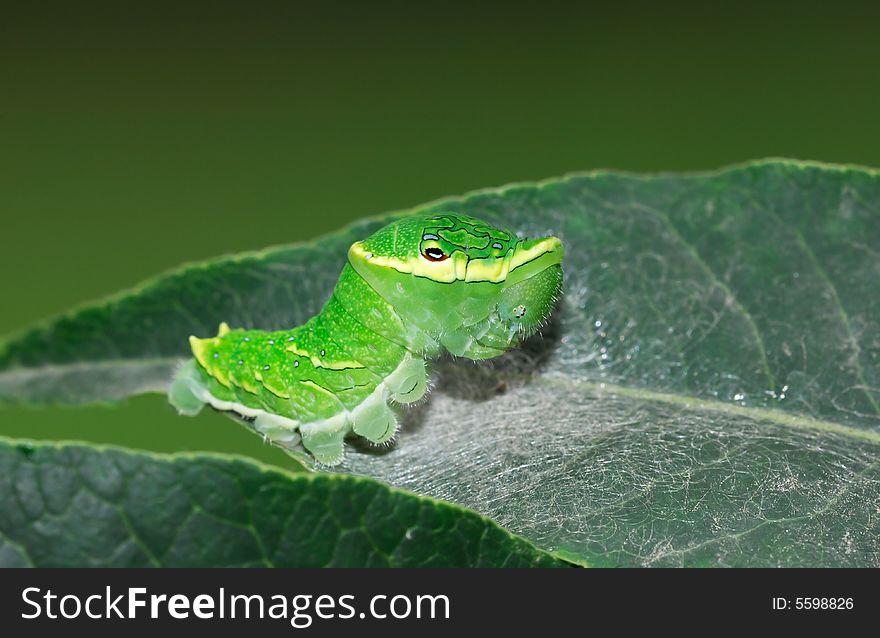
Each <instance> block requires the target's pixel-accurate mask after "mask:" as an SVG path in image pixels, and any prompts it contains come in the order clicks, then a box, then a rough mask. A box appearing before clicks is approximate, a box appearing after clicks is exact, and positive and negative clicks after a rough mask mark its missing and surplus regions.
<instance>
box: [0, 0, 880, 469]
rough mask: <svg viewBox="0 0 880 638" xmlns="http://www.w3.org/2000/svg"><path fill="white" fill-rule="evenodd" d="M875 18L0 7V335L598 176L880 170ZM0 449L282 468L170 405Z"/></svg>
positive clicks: (796, 9) (827, 10)
mask: <svg viewBox="0 0 880 638" xmlns="http://www.w3.org/2000/svg"><path fill="white" fill-rule="evenodd" d="M878 18H880V10H878V5H877V3H874V5H873V6H871V5H869V4H868V3H859V4H847V3H843V2H838V3H833V4H832V3H810V2H800V3H776V6H774V5H773V4H771V3H754V4H752V5H749V4H748V3H743V2H738V3H731V4H724V3H691V4H669V3H625V2H618V3H603V4H598V5H594V4H592V3H587V2H582V3H574V2H569V3H556V2H547V1H545V2H541V3H535V4H531V5H519V6H518V5H516V4H513V3H503V4H490V3H481V4H479V5H477V4H476V3H454V2H444V3H413V2H399V3H390V4H389V3H385V4H381V5H379V4H375V3H338V2H334V3H331V2H320V3H305V2H278V3H273V2H251V3H248V2H217V1H215V2H211V3H193V2H149V3H137V4H135V3H127V2H113V3H105V4H103V5H102V4H95V3H89V2H83V3H60V2H56V3H45V2H33V3H28V4H27V5H26V6H25V4H24V3H20V4H18V5H15V6H10V7H4V8H3V9H2V13H0V214H2V220H3V223H2V237H3V242H2V247H3V250H2V253H0V260H2V262H0V263H2V268H3V270H2V272H3V278H2V281H3V283H2V286H3V288H2V299H3V306H2V307H3V311H2V313H0V334H4V335H8V334H10V333H14V332H16V331H18V330H21V329H23V328H25V327H26V326H28V325H30V324H32V323H33V322H35V321H38V320H40V319H43V318H46V317H49V316H52V315H55V314H57V313H59V312H63V311H65V310H66V309H68V308H70V307H71V306H73V305H76V304H81V303H83V302H86V301H89V300H93V299H95V298H98V297H101V296H103V295H106V294H108V293H112V292H114V291H117V290H120V289H123V288H127V287H130V286H132V285H133V284H136V283H137V282H139V281H141V280H143V279H145V278H148V277H151V276H153V275H155V274H157V273H159V272H161V271H163V270H166V269H168V268H172V267H174V266H177V265H179V264H180V263H182V262H185V261H189V260H198V259H203V258H207V257H212V256H216V255H220V254H223V253H229V252H237V251H242V250H248V249H254V248H260V247H263V246H266V245H270V244H277V243H284V242H292V241H298V240H303V239H308V238H311V237H314V236H316V235H318V234H322V233H327V232H330V231H332V230H334V229H336V228H338V227H340V226H342V225H344V224H346V223H347V222H349V221H351V220H354V219H356V218H358V217H361V216H364V215H372V214H376V213H379V212H382V211H386V210H392V209H398V208H404V207H409V206H412V205H414V204H418V203H420V202H424V201H428V200H431V199H434V198H437V197H440V196H443V195H449V194H457V193H461V192H464V191H468V190H470V189H474V188H480V187H487V186H494V185H501V184H505V183H508V182H512V181H520V180H532V179H540V178H545V177H551V176H555V175H560V174H563V173H566V172H571V171H577V170H587V169H593V168H616V169H624V170H629V171H689V170H700V169H711V168H717V167H720V166H723V165H726V164H730V163H733V162H740V161H743V160H747V159H754V158H761V157H766V156H789V157H796V158H801V159H819V160H825V161H833V162H853V163H859V164H866V165H873V166H880V144H878V142H880V116H878V114H880V36H878V26H877V25H878V24H880V22H878ZM0 424H2V426H0V434H5V435H12V436H23V437H33V438H40V439H84V440H91V441H100V442H110V443H116V444H122V445H126V446H130V447H137V448H145V449H154V450H162V451H174V450H180V449H190V450H192V449H211V450H222V451H227V452H239V453H243V454H248V455H252V456H255V457H258V458H261V459H263V460H266V461H269V462H273V463H280V464H282V465H286V466H291V465H292V461H290V460H288V459H287V457H286V456H285V455H284V454H283V453H281V452H278V451H277V450H273V449H270V448H268V447H266V446H264V445H263V444H262V443H261V442H260V441H259V439H258V438H257V437H255V436H253V435H251V434H249V433H248V432H246V431H245V430H244V429H243V428H241V427H239V426H237V425H236V424H234V423H233V422H232V421H230V420H228V419H226V418H225V417H222V416H219V415H216V414H208V413H205V414H202V415H201V416H200V417H199V418H197V419H181V418H178V417H176V416H175V415H174V414H173V413H172V411H171V409H170V408H169V407H168V406H167V405H166V404H165V402H164V400H163V399H162V398H161V397H156V396H153V397H142V398H137V399H134V400H132V401H129V402H127V403H126V404H125V405H123V406H120V407H119V408H115V409H110V408H90V409H80V410H71V409H65V410H29V409H17V408H16V409H4V410H2V411H0Z"/></svg>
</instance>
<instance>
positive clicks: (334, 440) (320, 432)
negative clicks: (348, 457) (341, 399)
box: [299, 413, 350, 465]
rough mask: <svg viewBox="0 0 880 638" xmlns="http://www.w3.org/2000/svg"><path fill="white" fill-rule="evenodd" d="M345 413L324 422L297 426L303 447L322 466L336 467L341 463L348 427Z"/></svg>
mask: <svg viewBox="0 0 880 638" xmlns="http://www.w3.org/2000/svg"><path fill="white" fill-rule="evenodd" d="M347 417H348V415H347V413H341V414H337V415H336V416H334V417H331V418H329V419H326V420H324V421H315V422H313V423H304V424H302V425H301V426H299V432H300V434H301V435H302V444H303V447H304V448H305V449H306V450H308V451H309V453H311V455H312V456H314V457H315V460H317V461H318V462H319V463H323V464H324V465H338V464H339V463H340V462H341V461H342V455H343V451H342V448H343V441H344V439H345V435H346V434H348V432H349V430H350V426H349V423H348V418H347Z"/></svg>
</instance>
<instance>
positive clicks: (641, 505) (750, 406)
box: [0, 161, 880, 566]
mask: <svg viewBox="0 0 880 638" xmlns="http://www.w3.org/2000/svg"><path fill="white" fill-rule="evenodd" d="M441 208H449V209H454V210H461V211H463V212H467V213H468V214H472V215H475V216H477V217H483V218H486V219H487V220H488V221H492V222H496V223H498V224H499V225H504V226H509V227H512V228H513V229H515V230H517V231H518V232H520V233H525V234H532V235H538V234H546V233H550V232H552V233H553V234H555V235H558V236H560V237H561V238H562V239H563V241H564V242H565V245H566V253H567V255H566V262H565V265H564V266H565V273H566V280H565V296H564V299H563V302H562V305H561V307H560V308H559V311H558V312H557V314H556V318H555V320H554V322H553V323H551V325H549V326H548V327H547V328H546V329H545V331H544V333H543V336H542V337H537V338H534V339H532V340H530V341H529V342H528V343H527V344H525V345H524V347H523V348H521V349H519V350H516V351H513V352H511V353H509V354H508V355H506V356H505V357H503V358H501V359H498V360H495V361H492V362H488V363H486V364H484V365H479V366H474V365H473V364H471V363H470V362H461V361H458V362H453V361H445V360H444V361H441V362H439V363H438V364H437V365H436V368H435V375H436V380H437V388H436V391H435V392H434V394H433V396H432V397H431V399H430V400H429V402H428V403H427V404H425V405H424V406H422V407H420V408H417V409H415V410H411V411H410V412H409V413H408V414H407V424H406V426H405V428H404V430H403V432H402V434H401V436H400V437H399V441H398V445H397V446H396V447H395V448H394V449H392V450H390V451H387V452H381V451H378V452H377V451H370V450H364V449H363V448H361V449H360V450H358V451H352V452H350V453H349V455H348V458H347V461H346V469H347V470H349V471H352V472H357V473H365V474H369V475H372V476H375V477H379V478H382V479H384V480H387V481H389V482H391V483H392V484H394V485H398V486H402V487H406V488H408V489H411V490H413V491H416V492H419V493H423V494H427V495H430V496H433V497H438V498H444V499H448V500H450V501H453V502H457V503H460V504H463V505H465V506H468V507H471V508H473V509H476V510H477V511H479V512H481V513H483V514H485V515H487V516H490V517H492V518H494V519H495V520H496V521H497V522H499V523H500V524H501V525H503V526H505V527H507V528H508V529H510V530H512V531H514V532H516V533H519V534H522V535H523V536H525V537H527V538H529V539H530V540H532V541H534V542H535V543H537V544H538V545H539V546H541V547H544V548H547V549H551V550H556V551H559V552H564V553H565V554H566V555H570V556H574V557H579V558H580V559H581V560H584V561H586V562H589V563H592V564H607V565H739V566H745V565H873V566H877V565H880V551H878V549H877V548H878V546H880V534H878V532H880V528H878V526H880V516H878V515H877V512H878V507H880V467H878V459H880V455H878V453H880V212H878V211H880V174H878V173H876V172H873V171H868V170H863V169H857V168H851V167H835V166H824V165H815V164H806V163H797V162H787V161H779V162H776V161H772V162H759V163H755V164H750V165H746V166H741V167H735V168H732V169H727V170H724V171H720V172H717V173H707V174H699V175H659V176H648V177H641V176H630V175H621V174H614V173H606V172H600V173H592V174H587V175H578V176H572V177H569V178H565V179H561V180H554V181H548V182H544V183H541V184H537V185H516V186H511V187H507V188H504V189H501V190H490V191H485V192H480V193H476V194H473V195H469V196H466V197H464V198H460V199H449V200H445V201H443V202H438V203H434V204H430V205H428V206H426V207H423V208H421V209H419V210H428V209H430V210H438V209H441ZM386 221H387V218H383V219H377V220H369V221H366V222H363V223H361V224H358V225H356V226H354V227H351V228H348V229H346V230H344V231H342V232H341V233H339V234H337V235H333V236H331V237H327V238H325V239H322V240H321V241H319V242H317V243H314V244H307V245H298V246H286V247H280V248H276V249H270V250H267V251H264V252H262V253H257V254H249V255H244V256H241V257H236V258H232V259H223V260H218V261H215V262H211V263H207V264H202V265H198V266H192V267H189V268H186V269H184V270H182V271H179V272H177V273H172V274H170V275H167V276H165V277H162V278H160V279H158V280H155V281H154V282H151V283H149V284H147V285H146V286H143V287H142V288H140V289H139V290H137V291H134V292H133V293H129V294H125V295H122V296H120V297H117V298H115V299H113V300H110V301H109V302H106V303H104V304H99V305H96V306H92V307H90V308H86V309H84V310H81V311H79V312H76V313H73V314H71V315H70V316H68V317H65V318H62V319H60V320H58V321H56V322H53V323H51V324H48V325H47V326H44V327H42V328H38V329H36V330H34V331H32V332H30V333H28V334H26V335H24V336H22V337H19V338H17V339H14V340H11V341H9V342H8V343H7V345H6V348H5V351H4V353H3V354H2V355H0V370H3V372H2V373H0V397H2V398H5V399H6V400H12V399H13V398H15V399H16V400H20V401H26V402H32V403H45V402H50V401H56V402H64V403H76V402H89V401H112V400H115V399H118V398H121V397H124V396H127V395H128V394H131V393H133V392H139V391H142V390H144V389H160V388H162V387H164V385H165V383H166V382H167V378H168V371H169V370H170V369H171V366H173V364H174V361H175V360H176V359H177V358H178V357H180V356H182V355H185V353H186V336H187V335H188V334H190V333H195V334H213V332H214V331H215V330H216V326H217V324H218V323H219V322H220V321H221V320H225V321H228V322H230V323H231V324H233V325H240V326H245V327H260V328H266V329H273V328H280V327H285V326H290V325H293V324H296V323H300V322H302V321H304V320H305V319H306V318H308V316H309V315H311V314H312V313H314V312H316V311H317V310H318V309H319V308H320V307H321V305H322V303H323V302H324V300H325V299H326V297H327V295H328V294H329V291H330V290H331V288H332V285H333V283H334V281H335V278H336V275H337V274H338V272H339V269H340V268H341V266H342V264H343V263H344V259H345V250H346V248H347V246H348V245H349V244H350V243H351V242H352V241H354V240H355V239H359V238H362V237H363V236H364V235H366V234H368V233H369V232H371V231H372V230H373V229H375V228H377V227H379V226H380V225H381V224H383V223H385V222H386Z"/></svg>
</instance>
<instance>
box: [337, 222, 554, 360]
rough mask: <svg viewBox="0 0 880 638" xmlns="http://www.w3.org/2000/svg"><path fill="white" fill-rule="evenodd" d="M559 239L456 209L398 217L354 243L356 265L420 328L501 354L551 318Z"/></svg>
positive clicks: (465, 348)
mask: <svg viewBox="0 0 880 638" xmlns="http://www.w3.org/2000/svg"><path fill="white" fill-rule="evenodd" d="M562 257H563V248H562V242H561V241H560V240H559V239H557V238H556V237H544V238H541V239H531V240H529V239H520V238H518V237H517V236H516V235H514V234H513V233H511V232H508V231H505V230H501V229H499V228H495V227H494V226H491V225H489V224H487V223H486V222H483V221H480V220H478V219H474V218H473V217H467V216H465V215H459V214H457V213H452V212H444V213H438V214H434V215H426V216H416V217H407V218H404V219H401V220H399V221H396V222H393V223H392V224H389V225H388V226H386V227H384V228H382V229H381V230H379V231H377V232H376V233H374V234H373V235H371V236H370V237H368V238H367V239H365V240H364V241H360V242H355V243H354V244H353V245H352V246H351V248H350V249H349V253H348V259H349V262H350V263H351V265H352V267H353V268H354V269H355V270H356V271H357V272H358V273H359V274H360V275H361V276H362V277H363V278H364V279H365V280H366V281H367V282H368V283H369V284H370V285H371V286H372V287H373V288H374V289H375V290H376V291H377V292H378V293H379V294H380V295H382V297H384V298H385V299H386V300H387V301H388V302H389V303H390V304H391V305H392V306H393V307H394V308H395V310H396V311H397V312H398V314H400V315H401V316H402V317H403V318H404V319H406V320H407V321H408V322H409V323H411V324H412V325H413V326H414V327H415V328H417V329H418V331H420V332H422V333H425V334H427V335H429V336H430V337H431V339H433V340H434V341H436V342H437V343H439V344H442V345H443V346H444V347H446V349H448V350H449V351H450V352H452V353H453V354H455V355H459V356H466V357H470V358H472V359H485V358H489V357H494V356H497V355H499V354H502V353H503V352H504V351H505V350H507V349H508V348H509V347H510V346H511V345H512V344H513V343H514V342H516V341H517V340H518V339H520V338H522V337H523V336H525V335H527V334H529V333H531V332H533V331H534V330H535V329H536V328H537V327H538V326H540V325H541V324H542V323H543V322H544V321H545V320H546V318H547V317H548V315H549V314H550V312H551V311H552V309H553V306H554V305H555V302H556V300H557V298H558V296H559V293H560V291H561V288H562V266H561V264H562Z"/></svg>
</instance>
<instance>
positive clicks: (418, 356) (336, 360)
mask: <svg viewBox="0 0 880 638" xmlns="http://www.w3.org/2000/svg"><path fill="white" fill-rule="evenodd" d="M562 257H563V248H562V242H561V241H560V240H559V239H557V238H556V237H545V238H543V239H536V240H521V239H519V238H517V237H516V236H515V235H514V234H512V233H509V232H506V231H503V230H500V229H498V228H494V227H493V226H490V225H489V224H487V223H485V222H482V221H480V220H477V219H474V218H472V217H467V216H464V215H459V214H455V213H441V214H436V215H430V216H414V217H407V218H403V219H400V220H398V221H395V222H393V223H392V224H389V225H388V226H386V227H384V228H382V229H381V230H379V231H377V232H376V233H375V234H373V235H371V236H370V237H369V238H368V239H366V240H364V241H362V242H355V243H354V244H353V245H352V246H351V248H350V249H349V251H348V263H347V264H346V265H345V267H344V268H343V270H342V274H341V275H340V276H339V281H338V282H337V284H336V287H335V289H334V290H333V294H332V296H331V297H330V300H329V301H328V302H327V303H326V305H325V306H324V308H323V309H322V310H321V312H320V313H319V314H318V315H316V316H314V317H312V318H311V319H309V321H307V322H306V323H305V324H303V325H301V326H298V327H296V328H293V329H292V330H282V331H278V332H265V331H261V330H230V329H229V327H228V326H227V325H226V324H225V323H222V324H220V330H219V332H218V334H217V336H216V337H210V338H207V339H198V338H196V337H190V347H191V348H192V352H193V355H194V358H193V359H192V360H190V361H189V362H187V363H186V364H185V365H184V366H183V367H182V368H181V369H180V370H179V371H178V373H177V375H176V376H175V378H174V382H173V383H172V385H171V388H170V390H169V392H168V398H169V401H170V402H171V403H172V404H173V405H174V406H175V407H176V408H177V409H178V410H179V411H180V413H181V414H187V415H195V414H197V413H198V412H199V411H200V410H201V408H202V407H203V406H204V405H205V404H210V405H211V406H213V407H214V408H216V409H218V410H224V411H232V412H234V413H236V414H237V415H239V416H241V417H243V418H245V419H248V420H252V427H253V428H254V429H255V430H256V431H257V432H259V433H261V434H262V435H264V436H265V437H266V438H267V439H268V440H270V441H272V442H273V443H275V444H277V445H280V446H282V447H284V448H287V449H288V450H291V451H295V450H298V449H299V446H300V445H301V446H302V447H303V448H305V450H307V451H308V452H309V453H311V455H312V456H313V457H314V458H315V459H316V460H317V461H318V462H320V463H323V464H325V465H336V464H338V463H340V462H341V461H342V456H343V439H344V438H345V436H346V435H347V434H348V433H349V432H351V431H354V432H355V433H356V434H358V435H360V436H362V437H365V438H366V439H368V440H369V441H371V442H373V443H384V442H386V441H388V440H389V439H391V438H392V437H393V436H394V435H395V433H396V432H397V416H396V414H395V412H394V410H393V409H392V408H391V407H390V406H389V402H394V403H412V402H413V401H417V400H419V399H420V398H421V397H422V396H424V394H425V392H426V391H427V387H428V371H427V368H426V365H425V360H426V359H431V358H434V357H436V356H438V355H439V354H440V353H441V352H442V351H443V350H444V349H445V350H447V351H448V352H450V353H452V354H454V355H457V356H462V357H468V358H470V359H488V358H491V357H496V356H498V355H500V354H503V353H504V352H505V351H506V350H508V349H509V348H510V347H511V346H513V345H515V344H516V343H517V342H518V341H519V340H520V339H522V338H523V337H524V336H525V335H527V334H529V333H531V332H533V331H534V330H536V329H537V328H538V327H539V326H540V325H541V323H542V322H543V321H544V320H545V319H546V318H547V316H548V315H549V314H550V312H551V310H552V309H553V306H554V304H555V302H556V299H557V298H558V296H559V293H560V291H561V288H562Z"/></svg>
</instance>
